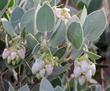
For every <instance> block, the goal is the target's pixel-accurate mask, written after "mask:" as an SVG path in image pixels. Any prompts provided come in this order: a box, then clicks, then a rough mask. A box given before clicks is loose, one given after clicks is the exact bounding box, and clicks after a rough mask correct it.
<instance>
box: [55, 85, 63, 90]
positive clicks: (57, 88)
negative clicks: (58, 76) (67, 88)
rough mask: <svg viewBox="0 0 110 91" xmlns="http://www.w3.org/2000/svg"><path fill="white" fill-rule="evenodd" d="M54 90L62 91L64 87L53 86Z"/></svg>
mask: <svg viewBox="0 0 110 91" xmlns="http://www.w3.org/2000/svg"><path fill="white" fill-rule="evenodd" d="M55 91H64V89H63V88H61V87H59V86H57V87H56V88H55Z"/></svg>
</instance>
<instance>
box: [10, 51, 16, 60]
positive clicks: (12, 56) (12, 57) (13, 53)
mask: <svg viewBox="0 0 110 91" xmlns="http://www.w3.org/2000/svg"><path fill="white" fill-rule="evenodd" d="M16 55H17V54H16V52H15V51H13V52H11V55H10V56H11V59H12V60H14V59H15V58H16Z"/></svg>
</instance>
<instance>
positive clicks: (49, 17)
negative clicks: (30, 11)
mask: <svg viewBox="0 0 110 91" xmlns="http://www.w3.org/2000/svg"><path fill="white" fill-rule="evenodd" d="M36 24H37V29H38V31H39V32H45V31H48V32H49V31H52V29H53V27H54V24H55V17H54V13H53V10H52V8H51V7H50V6H49V5H48V4H46V3H45V4H44V5H43V6H42V7H41V8H40V9H39V11H38V12H37V16H36Z"/></svg>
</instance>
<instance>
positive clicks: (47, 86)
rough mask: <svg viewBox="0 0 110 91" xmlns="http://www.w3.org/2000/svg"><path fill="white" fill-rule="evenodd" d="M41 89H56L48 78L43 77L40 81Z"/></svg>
mask: <svg viewBox="0 0 110 91" xmlns="http://www.w3.org/2000/svg"><path fill="white" fill-rule="evenodd" d="M40 91H54V88H53V87H52V85H51V83H50V82H49V81H48V80H47V79H46V78H43V79H42V81H41V83H40Z"/></svg>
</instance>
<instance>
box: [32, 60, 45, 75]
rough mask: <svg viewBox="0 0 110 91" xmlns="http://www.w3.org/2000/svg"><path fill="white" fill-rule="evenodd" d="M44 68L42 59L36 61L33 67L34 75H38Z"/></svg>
mask: <svg viewBox="0 0 110 91" xmlns="http://www.w3.org/2000/svg"><path fill="white" fill-rule="evenodd" d="M43 67H44V62H43V61H42V60H41V59H36V62H35V63H34V64H33V66H32V73H33V74H36V73H37V72H38V71H40V69H42V68H43Z"/></svg>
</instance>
